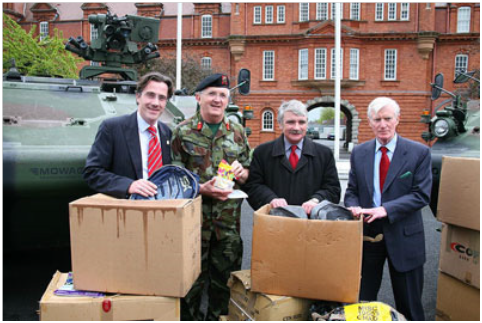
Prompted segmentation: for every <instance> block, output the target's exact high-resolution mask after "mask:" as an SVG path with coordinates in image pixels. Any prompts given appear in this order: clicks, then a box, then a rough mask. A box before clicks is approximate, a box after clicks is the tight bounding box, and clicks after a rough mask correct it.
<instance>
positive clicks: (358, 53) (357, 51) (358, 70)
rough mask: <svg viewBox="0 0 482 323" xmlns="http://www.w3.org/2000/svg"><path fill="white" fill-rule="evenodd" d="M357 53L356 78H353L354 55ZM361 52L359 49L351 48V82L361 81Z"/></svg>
mask: <svg viewBox="0 0 482 323" xmlns="http://www.w3.org/2000/svg"><path fill="white" fill-rule="evenodd" d="M354 52H356V71H355V73H356V76H352V71H353V70H352V59H353V57H352V53H354ZM359 72H360V50H359V49H358V48H351V49H350V75H349V77H350V80H359V78H360V74H359Z"/></svg>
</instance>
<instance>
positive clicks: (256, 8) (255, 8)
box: [253, 6, 263, 25]
mask: <svg viewBox="0 0 482 323" xmlns="http://www.w3.org/2000/svg"><path fill="white" fill-rule="evenodd" d="M256 11H259V21H257V20H256V17H257V15H256ZM262 17H263V9H262V7H261V6H256V7H254V9H253V24H255V25H258V24H261V20H262V19H263V18H262Z"/></svg>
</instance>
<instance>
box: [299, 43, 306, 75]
mask: <svg viewBox="0 0 482 323" xmlns="http://www.w3.org/2000/svg"><path fill="white" fill-rule="evenodd" d="M298 79H299V80H307V79H308V49H300V50H299V52H298Z"/></svg>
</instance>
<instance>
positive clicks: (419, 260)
mask: <svg viewBox="0 0 482 323" xmlns="http://www.w3.org/2000/svg"><path fill="white" fill-rule="evenodd" d="M399 116H400V107H399V106H398V104H397V103H396V102H395V101H394V100H392V99H389V98H385V97H381V98H377V99H375V100H373V101H372V102H371V103H370V105H369V106H368V118H369V123H370V127H371V128H372V130H373V132H374V133H375V137H376V138H375V139H373V140H370V141H368V142H366V143H363V144H361V145H359V146H357V147H356V148H355V149H354V150H353V152H352V154H351V169H350V176H349V182H348V187H347V189H346V193H345V205H346V206H347V207H349V208H350V210H351V211H352V213H353V215H354V216H357V217H359V216H363V219H364V227H363V232H364V233H363V234H364V235H365V236H369V237H372V238H375V237H376V236H378V235H380V234H382V235H383V238H382V240H381V241H378V242H370V241H365V242H364V243H363V264H362V281H361V291H360V300H365V301H372V300H376V299H377V295H378V291H379V289H380V285H381V281H382V275H383V266H384V263H385V259H386V258H388V266H389V270H390V278H391V281H392V287H393V293H394V296H395V303H396V307H397V310H398V311H399V312H401V313H402V314H404V315H405V316H406V318H407V319H408V320H424V311H423V307H422V289H423V264H424V262H425V237H424V230H423V221H422V212H421V209H422V208H423V207H424V206H426V205H427V204H429V202H430V190H431V187H432V173H431V158H430V150H429V148H428V147H426V146H424V145H422V144H420V143H417V142H414V141H411V140H408V139H405V138H402V137H401V136H400V135H398V134H397V133H396V127H397V125H398V123H399Z"/></svg>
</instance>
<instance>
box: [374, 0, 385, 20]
mask: <svg viewBox="0 0 482 323" xmlns="http://www.w3.org/2000/svg"><path fill="white" fill-rule="evenodd" d="M378 8H381V11H382V17H381V18H379V17H378V16H377V13H378ZM384 9H385V8H384V3H383V2H378V3H376V4H375V21H383V18H384V16H385V10H384Z"/></svg>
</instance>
